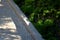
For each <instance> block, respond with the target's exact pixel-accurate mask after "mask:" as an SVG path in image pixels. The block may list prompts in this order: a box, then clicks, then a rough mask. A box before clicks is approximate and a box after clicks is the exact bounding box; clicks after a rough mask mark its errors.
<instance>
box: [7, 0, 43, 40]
mask: <svg viewBox="0 0 60 40" xmlns="http://www.w3.org/2000/svg"><path fill="white" fill-rule="evenodd" d="M7 1H8V2H9V4H10V6H11V7H12V9H13V10H14V11H15V14H16V15H17V16H18V18H20V19H22V21H23V22H24V24H25V26H26V29H27V31H28V32H29V33H30V34H31V36H32V38H33V40H44V39H43V38H42V36H41V34H39V33H38V31H37V30H36V29H35V28H34V26H33V25H32V23H31V22H30V21H29V20H28V18H27V17H26V16H25V15H24V13H23V12H22V11H21V10H20V9H19V7H18V6H17V5H16V4H15V3H14V2H13V0H7Z"/></svg>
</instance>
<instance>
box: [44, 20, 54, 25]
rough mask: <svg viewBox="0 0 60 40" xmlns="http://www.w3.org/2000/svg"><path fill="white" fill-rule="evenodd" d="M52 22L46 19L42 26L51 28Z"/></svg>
mask: <svg viewBox="0 0 60 40" xmlns="http://www.w3.org/2000/svg"><path fill="white" fill-rule="evenodd" d="M53 23H54V22H53V20H52V19H46V20H45V22H44V24H45V26H51V25H53Z"/></svg>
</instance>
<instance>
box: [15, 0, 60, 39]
mask: <svg viewBox="0 0 60 40" xmlns="http://www.w3.org/2000/svg"><path fill="white" fill-rule="evenodd" d="M14 1H15V2H16V4H17V5H18V6H19V7H20V8H21V9H22V11H23V12H24V13H25V14H26V16H27V17H28V18H29V20H30V21H31V22H32V23H33V24H34V26H35V27H36V29H37V30H38V31H39V32H40V33H41V34H42V36H43V38H45V39H46V40H60V0H22V1H21V0H20V1H17V0H14Z"/></svg>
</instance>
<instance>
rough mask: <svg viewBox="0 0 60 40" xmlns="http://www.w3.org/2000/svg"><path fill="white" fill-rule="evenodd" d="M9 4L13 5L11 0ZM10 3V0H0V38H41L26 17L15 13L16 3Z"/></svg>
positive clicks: (33, 39)
mask: <svg viewBox="0 0 60 40" xmlns="http://www.w3.org/2000/svg"><path fill="white" fill-rule="evenodd" d="M11 4H12V5H14V3H13V2H12V1H11ZM11 4H10V0H0V40H43V39H42V37H41V35H40V34H39V33H38V32H37V31H36V30H35V29H34V27H32V26H31V24H30V22H29V21H27V18H26V17H24V16H23V15H22V14H20V16H21V17H19V15H17V14H16V13H17V12H16V10H17V9H16V10H15V9H14V7H15V6H16V5H15V6H12V5H11ZM16 8H17V7H16ZM18 9H19V8H18ZM17 11H19V12H18V13H21V12H20V10H17ZM23 20H24V21H23ZM25 23H26V24H25ZM29 26H31V27H29ZM31 30H32V31H31ZM39 35H40V36H39Z"/></svg>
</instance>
